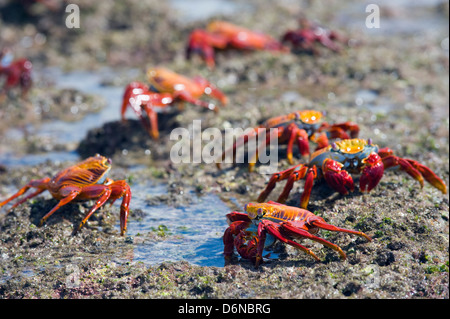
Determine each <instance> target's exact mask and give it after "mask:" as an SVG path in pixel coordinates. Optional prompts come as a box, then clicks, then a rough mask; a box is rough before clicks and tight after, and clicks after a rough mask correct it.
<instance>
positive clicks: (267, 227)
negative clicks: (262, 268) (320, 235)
mask: <svg viewBox="0 0 450 319" xmlns="http://www.w3.org/2000/svg"><path fill="white" fill-rule="evenodd" d="M280 227H283V226H282V225H281V226H278V225H276V224H275V223H273V222H271V221H268V220H263V221H261V222H260V223H259V225H258V237H259V243H258V248H257V254H256V263H255V266H256V267H258V265H259V263H260V262H261V260H262V252H263V249H264V243H265V240H266V232H267V233H269V234H270V235H272V236H274V237H275V238H276V239H278V240H280V241H282V242H284V243H286V244H288V245H291V246H294V247H296V248H298V249H300V250H301V251H303V252H305V253H306V254H308V255H310V256H312V257H313V258H314V259H315V260H317V261H319V260H320V259H319V257H317V256H316V254H314V252H313V251H312V250H311V249H308V248H306V247H305V246H303V245H300V244H299V243H297V242H295V241H293V240H290V239H288V238H286V237H284V236H283V235H282V234H281V233H280V231H279V228H280Z"/></svg>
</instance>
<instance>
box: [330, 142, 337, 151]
mask: <svg viewBox="0 0 450 319" xmlns="http://www.w3.org/2000/svg"><path fill="white" fill-rule="evenodd" d="M331 148H332V149H333V150H334V151H337V150H338V147H337V144H336V143H334V142H333V143H331Z"/></svg>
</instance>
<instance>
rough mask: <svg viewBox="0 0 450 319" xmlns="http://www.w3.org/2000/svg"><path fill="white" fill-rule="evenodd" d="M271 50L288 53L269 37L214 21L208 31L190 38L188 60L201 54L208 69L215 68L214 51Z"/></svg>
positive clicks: (187, 51)
mask: <svg viewBox="0 0 450 319" xmlns="http://www.w3.org/2000/svg"><path fill="white" fill-rule="evenodd" d="M230 47H231V48H236V49H239V50H269V51H278V52H287V51H288V49H287V48H285V47H284V46H283V45H282V44H281V43H280V42H278V41H277V40H275V39H274V38H272V37H271V36H269V35H266V34H263V33H261V32H255V31H251V30H248V29H246V28H243V27H240V26H236V25H234V24H231V23H229V22H225V21H213V22H211V23H210V24H208V26H207V28H206V30H203V29H196V30H194V31H192V33H191V34H190V36H189V42H188V45H187V48H186V58H187V59H190V58H191V56H192V54H193V53H196V54H199V55H200V57H201V58H202V59H203V60H204V61H205V62H206V64H207V65H208V67H210V68H214V66H215V59H214V49H222V50H223V49H226V48H230Z"/></svg>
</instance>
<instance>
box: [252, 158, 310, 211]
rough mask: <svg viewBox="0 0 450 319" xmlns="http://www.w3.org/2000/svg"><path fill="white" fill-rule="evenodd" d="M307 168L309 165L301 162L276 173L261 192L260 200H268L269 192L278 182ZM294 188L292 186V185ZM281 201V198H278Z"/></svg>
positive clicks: (260, 201)
mask: <svg viewBox="0 0 450 319" xmlns="http://www.w3.org/2000/svg"><path fill="white" fill-rule="evenodd" d="M305 169H307V166H306V165H304V164H299V165H296V166H293V167H291V168H289V169H287V170H284V171H281V172H279V173H275V174H273V175H272V176H271V177H270V180H269V182H268V183H267V186H266V188H265V189H264V190H263V191H262V192H261V194H260V195H259V197H258V200H257V201H258V202H259V203H262V202H264V201H265V200H266V198H267V196H269V194H270V193H271V192H272V190H273V189H274V188H275V186H276V183H277V182H279V181H282V180H285V179H287V178H289V177H290V176H291V175H292V174H293V172H294V171H303V170H305ZM291 188H292V186H291ZM278 202H279V200H278Z"/></svg>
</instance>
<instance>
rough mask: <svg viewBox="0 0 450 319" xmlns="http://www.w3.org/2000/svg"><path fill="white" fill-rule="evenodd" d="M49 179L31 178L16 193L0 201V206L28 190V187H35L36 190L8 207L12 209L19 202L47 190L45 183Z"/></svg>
mask: <svg viewBox="0 0 450 319" xmlns="http://www.w3.org/2000/svg"><path fill="white" fill-rule="evenodd" d="M49 181H50V178H49V177H46V178H43V179H36V180H32V181H31V182H29V183H28V184H27V185H25V186H24V187H22V188H21V189H20V190H19V191H18V192H17V193H15V194H14V195H12V196H11V197H9V198H8V199H6V200H4V201H3V202H1V203H0V207H2V206H4V205H6V204H7V203H9V202H10V201H12V200H13V199H15V198H17V197H19V196H21V195H23V194H24V193H25V192H26V191H27V190H29V189H30V188H37V189H38V190H37V191H35V192H34V193H32V194H29V195H28V196H26V197H25V198H23V199H22V200H20V201H19V202H17V203H16V204H14V205H13V206H12V207H11V208H10V209H14V208H16V207H17V206H19V205H20V204H22V203H24V202H26V201H27V200H29V199H30V198H32V197H35V196H37V195H39V194H40V193H42V192H44V191H45V190H47V183H48V182H49Z"/></svg>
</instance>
